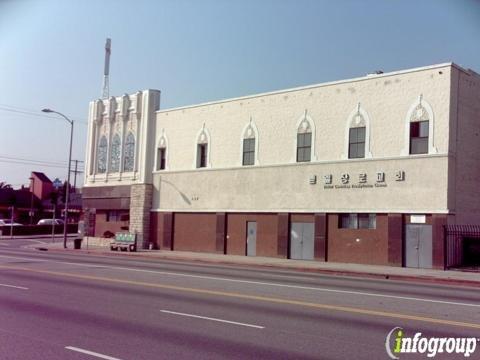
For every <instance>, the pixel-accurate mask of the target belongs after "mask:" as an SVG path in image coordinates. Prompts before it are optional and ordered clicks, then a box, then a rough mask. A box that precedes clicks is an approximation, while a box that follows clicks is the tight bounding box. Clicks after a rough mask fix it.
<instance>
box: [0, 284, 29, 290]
mask: <svg viewBox="0 0 480 360" xmlns="http://www.w3.org/2000/svg"><path fill="white" fill-rule="evenodd" d="M0 286H4V287H9V288H14V289H20V290H28V288H26V287H23V286H15V285H7V284H0Z"/></svg>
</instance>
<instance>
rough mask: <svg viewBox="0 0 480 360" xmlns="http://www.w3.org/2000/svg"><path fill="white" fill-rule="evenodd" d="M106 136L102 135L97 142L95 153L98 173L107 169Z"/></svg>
mask: <svg viewBox="0 0 480 360" xmlns="http://www.w3.org/2000/svg"><path fill="white" fill-rule="evenodd" d="M107 147H108V143H107V138H106V137H105V136H102V137H101V138H100V141H99V142H98V153H97V172H99V173H100V174H102V173H104V172H106V171H107Z"/></svg>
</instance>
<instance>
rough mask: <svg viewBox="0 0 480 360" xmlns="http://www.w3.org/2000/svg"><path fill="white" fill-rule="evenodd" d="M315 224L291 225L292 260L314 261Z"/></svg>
mask: <svg viewBox="0 0 480 360" xmlns="http://www.w3.org/2000/svg"><path fill="white" fill-rule="evenodd" d="M313 235H314V226H313V223H291V226H290V259H296V260H313V247H314V242H313V241H314V239H313Z"/></svg>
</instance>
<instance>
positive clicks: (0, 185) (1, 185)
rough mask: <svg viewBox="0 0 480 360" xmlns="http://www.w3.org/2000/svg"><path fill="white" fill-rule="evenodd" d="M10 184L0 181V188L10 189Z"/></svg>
mask: <svg viewBox="0 0 480 360" xmlns="http://www.w3.org/2000/svg"><path fill="white" fill-rule="evenodd" d="M11 188H12V185H10V184H7V183H6V182H5V181H0V189H11Z"/></svg>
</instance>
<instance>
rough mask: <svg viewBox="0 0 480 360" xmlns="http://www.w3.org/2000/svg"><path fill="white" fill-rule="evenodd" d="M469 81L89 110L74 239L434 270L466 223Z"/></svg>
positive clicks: (475, 219) (436, 78)
mask: <svg viewBox="0 0 480 360" xmlns="http://www.w3.org/2000/svg"><path fill="white" fill-rule="evenodd" d="M479 134H480V76H479V75H478V74H477V73H475V72H473V71H471V70H465V69H463V68H461V67H459V66H457V65H455V64H452V63H448V64H440V65H434V66H429V67H424V68H417V69H411V70H406V71H399V72H392V73H385V74H375V75H369V76H366V77H362V78H357V79H351V80H344V81H336V82H331V83H325V84H319V85H313V86H306V87H301V88H296V89H289V90H283V91H277V92H272V93H266V94H259V95H253V96H245V97H241V98H235V99H227V100H222V101H216V102H211V103H205V104H200V105H193V106H186V107H181V108H174V109H165V110H163V109H160V92H159V91H155V90H146V91H143V92H138V93H136V94H133V95H130V96H129V95H124V96H122V97H119V98H114V97H112V98H110V99H108V100H98V101H95V102H92V103H91V104H90V119H89V130H88V137H89V138H88V144H87V160H86V169H88V171H87V172H86V176H85V189H84V194H85V195H84V204H85V207H86V208H87V213H88V214H89V215H88V219H89V224H90V226H89V228H90V235H91V236H92V237H96V238H99V237H102V236H104V235H105V233H106V232H111V233H115V232H117V231H130V232H136V233H137V236H138V240H139V241H140V243H141V245H142V246H143V247H147V246H149V244H150V243H152V244H153V246H154V247H156V248H160V249H169V250H185V251H204V252H214V253H224V254H236V255H250V256H253V255H257V256H273V257H283V258H292V259H311V260H316V261H337V262H354V263H367V264H379V265H392V266H412V267H427V268H429V267H433V268H443V267H444V264H445V257H446V246H445V236H444V226H445V225H447V224H476V225H479V224H480V135H479Z"/></svg>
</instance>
